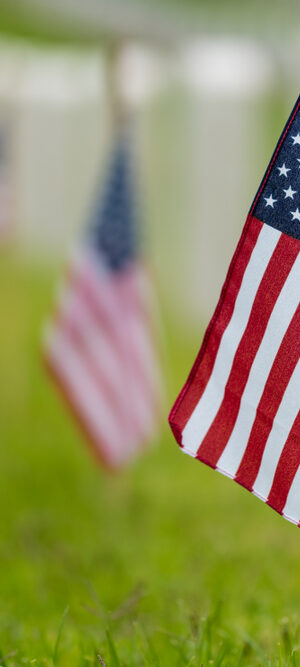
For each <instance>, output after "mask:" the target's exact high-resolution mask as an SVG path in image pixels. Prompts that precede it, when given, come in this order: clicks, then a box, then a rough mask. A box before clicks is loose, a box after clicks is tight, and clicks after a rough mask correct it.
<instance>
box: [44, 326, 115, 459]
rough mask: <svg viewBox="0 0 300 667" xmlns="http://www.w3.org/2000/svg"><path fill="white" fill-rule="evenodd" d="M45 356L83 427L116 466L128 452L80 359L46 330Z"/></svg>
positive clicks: (58, 335)
mask: <svg viewBox="0 0 300 667" xmlns="http://www.w3.org/2000/svg"><path fill="white" fill-rule="evenodd" d="M45 346H46V352H47V355H48V358H49V361H50V364H52V365H53V367H54V369H55V371H56V372H57V373H58V375H59V377H60V378H61V380H62V383H63V385H64V387H65V388H66V390H67V392H68V393H69V394H70V396H71V397H72V399H73V401H74V403H75V407H76V408H77V409H78V412H79V414H80V415H82V416H83V418H84V420H85V422H86V425H87V426H88V427H89V429H90V430H91V431H92V432H93V434H94V437H95V440H96V441H97V442H98V443H99V450H100V451H101V450H102V449H104V450H105V453H106V456H107V459H108V460H110V462H111V463H112V464H119V463H121V461H122V460H123V458H124V454H125V456H127V455H128V450H127V449H124V447H123V445H124V435H123V432H122V429H121V428H120V425H119V421H118V420H116V416H115V413H114V411H112V409H111V405H110V404H109V403H108V401H107V399H106V397H105V396H104V394H103V393H101V392H100V390H99V387H98V386H97V385H96V383H95V382H94V381H93V379H92V377H91V376H90V375H89V373H88V371H87V368H86V366H85V364H84V363H83V361H82V359H81V357H80V356H79V355H78V354H77V351H76V349H75V348H74V347H73V346H72V344H71V342H70V340H69V339H66V338H65V336H64V335H63V334H62V332H60V331H58V329H48V331H47V332H46V339H45Z"/></svg>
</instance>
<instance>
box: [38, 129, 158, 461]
mask: <svg viewBox="0 0 300 667" xmlns="http://www.w3.org/2000/svg"><path fill="white" fill-rule="evenodd" d="M131 141H132V139H131V138H130V136H129V135H128V133H127V132H126V133H124V134H122V136H120V137H119V140H118V141H117V142H116V146H115V150H114V152H113V156H112V160H111V165H110V169H109V173H108V178H107V182H106V184H105V186H104V189H102V190H101V192H100V195H99V196H98V197H97V201H96V205H95V207H94V210H93V215H92V220H91V223H90V225H89V226H88V229H87V231H86V233H85V234H84V236H83V238H82V239H81V242H80V243H79V244H78V247H77V249H76V250H75V252H74V253H73V255H72V258H71V261H70V262H69V267H68V271H67V276H66V279H65V281H64V283H63V284H62V286H61V289H60V292H59V298H58V302H57V305H56V309H55V315H54V317H53V318H52V319H51V320H50V322H49V323H48V324H47V326H46V329H45V336H44V344H43V349H44V357H45V360H46V364H47V367H48V369H49V370H50V372H51V375H52V376H53V377H54V379H55V381H56V384H57V385H58V386H59V388H60V390H61V392H62V394H63V395H64V397H65V399H66V400H67V403H68V405H69V407H70V408H71V410H72V412H73V414H74V416H75V417H76V419H77V421H78V422H79V423H80V425H81V427H82V429H83V430H84V432H85V434H86V436H87V439H88V441H89V442H90V443H91V444H92V445H93V448H94V451H95V452H96V454H97V456H98V457H99V458H100V459H101V461H102V462H103V463H105V464H106V465H107V466H108V467H110V468H118V467H119V466H121V465H123V464H124V463H126V462H127V460H129V459H130V458H132V457H133V456H134V455H135V454H136V453H137V451H138V450H140V449H142V448H143V446H144V445H145V442H146V441H148V440H149V439H150V438H151V437H152V436H153V434H154V431H155V427H156V422H157V417H158V409H157V406H158V401H159V389H160V377H159V370H158V361H157V356H156V347H155V342H154V337H153V336H152V332H151V325H150V319H151V304H150V301H151V298H152V293H151V284H150V281H149V279H148V274H147V272H146V269H145V267H144V265H143V262H142V260H141V258H140V249H139V243H138V229H137V226H138V220H137V208H138V207H137V201H136V196H135V186H136V184H135V179H134V169H133V164H132V163H133V155H132V147H131Z"/></svg>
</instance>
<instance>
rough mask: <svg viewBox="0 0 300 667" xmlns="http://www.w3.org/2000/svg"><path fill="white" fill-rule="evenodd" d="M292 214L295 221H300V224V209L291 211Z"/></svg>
mask: <svg viewBox="0 0 300 667" xmlns="http://www.w3.org/2000/svg"><path fill="white" fill-rule="evenodd" d="M291 214H292V216H293V220H298V222H300V211H299V209H298V208H296V210H295V211H291Z"/></svg>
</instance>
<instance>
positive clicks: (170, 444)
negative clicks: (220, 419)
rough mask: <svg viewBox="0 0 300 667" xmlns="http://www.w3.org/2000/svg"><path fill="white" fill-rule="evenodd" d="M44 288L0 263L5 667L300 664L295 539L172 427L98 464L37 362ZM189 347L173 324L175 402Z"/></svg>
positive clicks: (41, 280) (8, 261)
mask: <svg viewBox="0 0 300 667" xmlns="http://www.w3.org/2000/svg"><path fill="white" fill-rule="evenodd" d="M53 281H54V272H47V271H46V270H43V271H42V270H37V269H36V270H33V269H32V268H31V269H30V270H29V268H26V267H25V266H24V265H22V264H21V263H20V262H18V261H17V260H16V258H14V257H13V256H11V257H4V254H2V256H1V258H0V303H1V326H0V344H1V355H0V372H1V388H0V414H1V431H0V433H1V447H0V470H1V483H0V558H1V560H0V563H1V568H0V656H1V658H0V665H3V666H6V667H13V666H14V665H18V666H19V665H23V664H24V665H26V664H28V665H30V664H34V665H66V666H72V667H76V666H77V665H78V666H80V667H83V666H89V665H107V666H111V667H118V666H122V667H123V666H128V667H129V666H130V667H131V666H135V665H141V666H142V665H143V666H145V667H148V666H150V665H155V666H157V667H165V666H170V667H177V666H179V665H180V666H181V665H182V666H186V667H187V666H188V665H191V666H197V665H198V666H200V665H203V666H204V667H206V666H208V665H214V666H221V665H222V666H223V667H225V666H227V665H229V666H230V667H231V666H232V665H251V666H255V665H279V666H280V665H291V666H292V665H293V666H295V665H300V615H299V602H300V568H299V546H300V542H299V539H300V533H299V531H298V530H297V528H296V527H294V526H293V525H290V524H288V523H287V522H285V521H284V520H283V519H281V518H280V517H279V516H277V515H276V514H275V513H274V512H272V510H270V509H269V508H268V507H266V506H265V505H264V504H263V503H261V502H260V501H258V500H257V499H256V498H254V497H253V496H251V495H250V494H249V493H247V492H246V491H244V490H243V489H242V488H240V487H238V486H237V485H235V484H233V483H232V482H231V481H230V480H228V479H226V478H223V477H222V476H221V475H218V474H217V473H215V472H213V471H211V470H210V469H208V468H206V467H205V466H203V465H201V464H199V463H197V462H195V461H193V460H192V459H189V458H188V457H186V456H184V455H183V454H181V453H180V451H179V449H178V447H177V445H176V443H175V442H174V440H173V438H172V435H171V433H170V432H169V429H168V428H167V427H166V428H165V430H164V432H163V434H162V435H161V439H160V442H159V443H158V445H157V447H155V448H154V449H152V450H151V451H149V452H148V453H146V454H145V455H144V456H143V457H142V458H140V459H139V460H138V461H137V462H136V463H135V464H134V465H133V466H132V467H130V468H129V469H127V470H125V471H124V472H122V473H121V474H119V475H109V474H107V473H105V472H103V471H102V470H101V469H99V468H98V467H97V466H96V465H95V464H94V460H93V458H91V456H90V453H89V450H88V448H86V447H85V445H84V443H83V442H82V439H81V436H80V435H79V433H78V432H77V430H76V428H75V425H74V424H73V422H72V419H71V418H70V416H69V414H68V412H67V411H66V410H65V408H64V406H63V404H62V403H61V400H60V397H59V396H58V394H57V393H56V391H55V390H54V387H53V386H52V384H51V383H49V381H48V378H47V377H46V376H45V374H44V372H43V369H42V366H41V364H40V361H39V355H38V344H39V335H40V327H41V324H42V322H43V319H44V315H45V313H47V312H48V309H49V304H50V303H51V296H52V290H53ZM199 338H200V336H199ZM198 342H200V341H198V340H197V341H195V340H189V338H188V337H187V333H186V332H184V331H182V332H181V331H180V329H179V330H178V327H174V326H172V322H171V320H170V321H169V326H168V330H167V343H168V348H169V361H170V365H171V366H172V371H173V379H172V386H171V394H172V395H171V397H170V404H171V401H172V400H173V398H175V396H176V394H177V392H178V390H179V388H180V386H181V384H182V382H183V380H184V378H185V374H186V371H187V370H188V369H189V367H190V364H191V362H192V360H193V358H194V355H195V353H196V348H197V346H198Z"/></svg>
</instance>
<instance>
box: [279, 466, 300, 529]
mask: <svg viewBox="0 0 300 667" xmlns="http://www.w3.org/2000/svg"><path fill="white" fill-rule="evenodd" d="M283 514H285V516H286V517H287V518H289V519H292V520H293V521H296V523H299V522H300V467H299V468H298V470H297V472H296V475H295V477H294V480H293V483H292V486H291V488H290V490H289V495H288V497H287V501H286V503H285V507H284V510H283Z"/></svg>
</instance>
